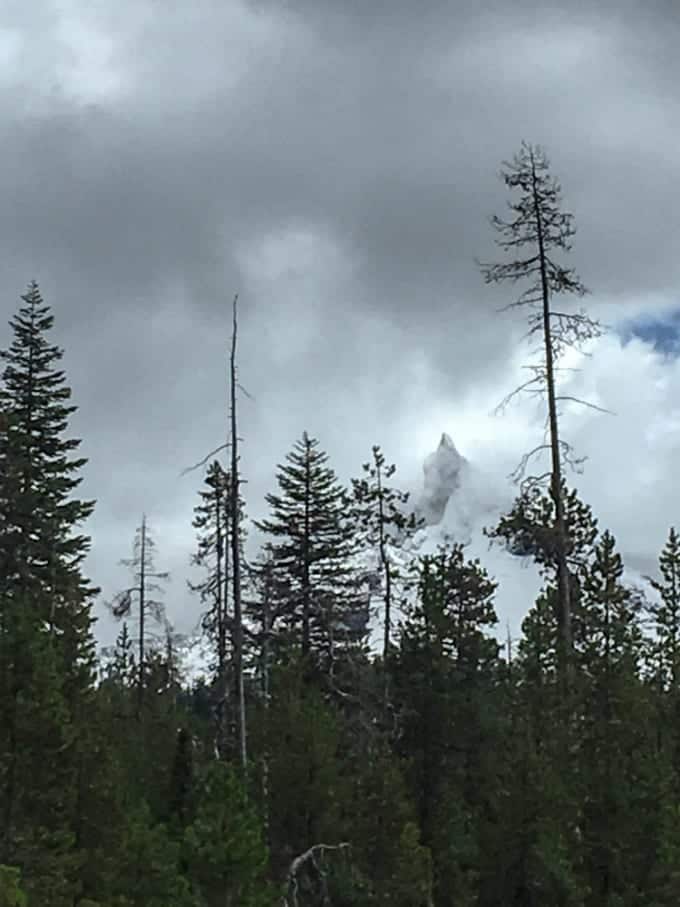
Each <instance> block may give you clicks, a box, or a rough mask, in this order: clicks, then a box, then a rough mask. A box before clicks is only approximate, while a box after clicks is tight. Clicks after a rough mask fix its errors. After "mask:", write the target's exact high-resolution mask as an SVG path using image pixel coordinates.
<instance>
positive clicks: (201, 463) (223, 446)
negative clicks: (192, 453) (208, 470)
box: [180, 441, 229, 476]
mask: <svg viewBox="0 0 680 907" xmlns="http://www.w3.org/2000/svg"><path fill="white" fill-rule="evenodd" d="M227 447H229V442H228V441H227V442H225V443H224V444H220V446H219V447H216V448H215V450H211V451H210V453H209V454H206V455H205V456H204V457H203V459H202V460H199V462H198V463H195V464H194V465H193V466H187V468H186V469H183V470H182V471H181V472H180V476H185V475H186V474H187V473H189V472H194V470H196V469H200V468H201V466H205V464H206V463H207V462H208V460H209V459H210V457H214V456H215V454H217V453H219V452H220V451H221V450H225V449H226V448H227Z"/></svg>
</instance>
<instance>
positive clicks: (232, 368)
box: [229, 294, 248, 771]
mask: <svg viewBox="0 0 680 907" xmlns="http://www.w3.org/2000/svg"><path fill="white" fill-rule="evenodd" d="M237 303H238V294H237V295H236V296H234V302H233V305H232V333H231V353H230V356H229V376H230V386H229V390H230V413H229V425H230V447H231V470H230V471H231V492H232V493H231V496H230V500H229V523H230V542H231V580H232V604H233V609H234V619H233V631H232V632H233V640H232V643H233V649H234V674H235V682H236V712H237V723H238V744H239V757H240V761H241V766H242V768H243V770H244V771H245V769H246V766H247V764H248V749H247V735H246V699H245V687H244V679H243V601H242V595H241V532H240V524H241V508H240V506H239V505H240V490H241V478H240V473H239V454H238V442H239V437H238V427H237V417H236V392H237V388H238V386H239V385H238V370H237V366H236V344H237V337H238V317H237Z"/></svg>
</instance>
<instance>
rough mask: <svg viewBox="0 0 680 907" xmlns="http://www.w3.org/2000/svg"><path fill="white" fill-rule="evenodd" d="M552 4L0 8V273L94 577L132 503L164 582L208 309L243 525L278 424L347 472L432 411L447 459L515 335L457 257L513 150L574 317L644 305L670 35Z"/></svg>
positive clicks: (192, 434)
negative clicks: (247, 396)
mask: <svg viewBox="0 0 680 907" xmlns="http://www.w3.org/2000/svg"><path fill="white" fill-rule="evenodd" d="M560 7H563V5H561V4H554V5H553V6H552V7H545V6H540V7H539V6H537V5H535V4H529V3H523V4H513V5H512V6H511V7H510V6H509V5H508V4H506V3H501V2H497V3H495V4H492V5H488V4H487V5H486V7H485V10H484V12H482V13H480V12H479V11H478V9H477V5H476V4H473V3H472V2H471V0H470V2H468V0H466V2H459V3H456V4H450V3H443V2H429V3H423V4H421V5H420V6H419V7H418V9H417V10H416V9H415V8H414V7H413V5H412V4H406V3H402V2H390V3H389V4H387V3H359V2H351V3H349V2H343V3H339V2H314V3H311V2H308V0H291V2H289V3H285V4H284V3H277V4H274V3H269V2H263V0H260V2H251V3H247V4H244V5H241V4H227V5H224V4H219V3H214V2H208V0H203V2H198V3H195V4H192V5H191V6H187V5H186V4H185V5H183V6H181V7H180V6H173V7H170V8H165V7H164V8H163V9H161V7H159V6H158V5H157V4H155V3H151V2H147V3H136V4H120V3H116V4H113V3H111V2H109V0H101V2H98V3H96V4H87V5H85V4H79V3H73V4H71V6H70V7H64V8H63V9H61V10H57V9H56V7H54V6H53V5H52V4H50V3H47V2H45V3H35V4H31V5H30V8H29V5H26V4H19V3H17V4H14V5H10V7H9V8H8V10H7V14H6V17H5V19H6V41H5V44H2V42H0V51H2V49H3V48H5V50H6V54H5V56H6V59H7V64H6V66H5V69H4V70H1V73H2V76H1V78H2V81H0V111H1V112H2V114H3V122H4V142H3V168H2V170H1V171H0V193H1V196H2V199H3V205H2V206H0V231H1V235H2V237H3V243H2V247H1V251H0V274H1V275H2V279H3V286H4V288H5V296H6V299H7V310H8V312H11V310H12V308H13V305H14V299H15V298H16V296H18V294H19V292H21V291H22V288H23V287H24V286H25V284H26V283H27V281H28V280H29V279H31V278H32V277H36V278H37V279H38V280H39V281H40V282H41V285H42V287H43V290H44V292H45V295H46V298H47V299H48V301H50V302H51V303H53V304H54V307H55V314H56V315H57V319H58V321H57V324H58V329H57V330H58V336H59V339H60V341H61V342H63V344H64V346H65V347H66V349H67V360H66V365H67V368H68V371H69V375H70V376H71V379H72V383H73V385H74V389H75V398H76V401H77V402H78V403H79V404H80V406H81V411H80V413H79V416H78V419H77V421H76V428H77V430H78V431H79V432H80V433H81V434H82V435H83V436H84V438H85V439H86V445H85V452H86V453H87V454H89V455H90V457H91V464H90V467H89V469H88V473H87V483H86V487H87V490H88V491H89V492H90V493H94V494H96V495H97V496H98V498H99V508H98V511H97V516H96V517H95V521H94V523H93V527H94V533H95V543H96V544H95V549H94V552H93V557H92V568H93V570H94V572H95V573H96V574H97V579H99V580H101V581H102V582H103V583H104V585H105V586H106V585H111V584H112V583H113V582H114V579H115V576H116V573H115V570H114V568H113V567H112V566H111V565H112V564H113V563H114V562H115V561H116V560H117V558H118V557H120V556H124V555H125V554H127V551H128V547H129V542H130V540H131V537H132V532H133V530H134V525H135V522H136V521H137V519H138V517H139V513H140V512H141V510H142V508H143V507H146V508H148V509H149V510H151V511H152V516H153V515H154V514H155V515H156V517H157V522H158V523H159V526H160V527H165V529H164V532H165V536H164V537H163V538H160V537H159V548H160V549H161V550H162V549H163V546H164V545H165V546H166V547H167V549H168V550H169V551H172V552H173V553H172V558H173V559H174V560H173V569H174V570H175V572H177V573H178V575H180V574H181V573H182V571H183V569H184V564H185V562H186V558H187V556H188V554H187V551H186V546H187V544H188V542H187V538H188V537H189V536H190V531H187V532H186V535H184V536H182V537H181V538H180V536H179V535H178V534H179V533H180V528H179V527H181V526H185V527H186V526H188V521H189V519H190V511H191V506H192V503H193V496H194V489H195V486H196V485H197V484H198V477H194V478H184V479H179V477H178V473H179V471H180V470H181V469H182V467H184V466H186V465H188V464H189V463H191V462H194V461H195V460H197V459H198V458H199V457H200V456H202V455H203V454H204V453H205V452H206V451H207V450H208V449H210V447H211V446H213V445H214V444H215V443H219V441H220V439H221V437H222V434H221V433H222V431H223V428H224V402H223V390H224V363H223V361H222V357H223V355H224V351H225V344H226V339H227V338H226V334H227V332H228V327H229V318H228V306H229V303H230V300H231V296H232V294H233V292H234V291H236V290H238V291H239V292H240V293H241V299H242V302H241V306H242V308H241V312H242V324H241V327H242V348H241V369H242V375H243V379H244V382H245V383H246V385H247V386H248V388H249V390H251V392H252V393H253V395H254V397H255V400H254V402H252V403H251V402H250V401H246V400H244V401H243V404H242V415H243V434H244V437H245V438H246V444H245V446H244V463H245V464H246V466H247V471H248V474H249V478H250V486H249V495H250V497H251V498H252V509H254V510H257V508H259V507H260V506H261V498H262V494H263V492H264V491H265V490H266V488H267V487H268V486H269V485H270V483H271V481H272V468H273V464H274V463H275V462H276V461H277V460H279V459H281V457H282V456H283V454H284V453H285V451H286V449H287V448H288V446H289V445H290V443H291V442H292V441H293V440H294V438H295V437H297V436H298V435H299V433H300V432H301V431H302V430H303V429H304V428H307V429H308V430H310V431H312V432H313V433H316V434H318V435H319V436H320V437H321V439H322V442H323V443H324V444H325V445H326V446H327V447H329V448H330V449H331V451H332V453H333V455H334V457H335V460H336V462H337V465H338V468H339V470H340V472H341V473H343V474H345V475H347V474H349V473H351V472H353V471H355V470H356V468H357V467H358V465H359V463H360V462H361V461H362V460H363V458H364V454H365V451H366V450H367V449H368V447H369V446H370V444H371V443H374V442H376V441H381V442H382V443H383V445H384V446H385V448H386V449H387V450H388V455H390V456H392V457H393V458H394V459H397V460H399V461H400V462H403V463H404V464H405V469H410V470H411V471H414V470H416V468H417V467H416V457H415V454H414V445H413V437H414V434H417V433H418V431H420V422H421V420H422V419H423V418H424V413H426V412H428V407H429V405H430V403H433V402H437V401H443V403H442V407H443V409H442V407H440V410H441V411H443V412H446V413H448V412H449V411H450V414H451V415H450V419H451V421H450V423H448V424H447V425H437V426H434V427H433V432H434V434H435V435H437V434H438V433H439V432H440V431H441V430H444V429H446V430H448V431H450V432H451V433H452V434H453V436H454V440H455V439H456V425H455V419H456V413H457V412H458V411H459V410H460V407H461V406H462V405H463V403H464V401H465V400H466V399H467V397H468V396H469V394H470V393H471V390H472V389H475V388H477V389H479V388H484V387H487V386H488V387H489V388H491V387H495V386H496V385H497V384H498V383H499V381H500V380H501V376H503V375H505V374H506V373H507V369H508V367H509V363H510V359H511V356H512V353H513V349H514V348H515V344H516V340H517V337H518V334H519V333H520V330H521V325H518V324H515V323H514V322H513V321H512V319H508V318H507V317H496V315H495V310H496V308H498V306H499V305H500V304H502V302H504V301H506V299H507V297H504V296H503V294H502V293H499V292H497V291H494V290H490V289H489V288H485V287H484V285H483V283H482V280H481V278H480V276H479V273H478V271H477V268H476V265H475V263H474V259H475V256H479V257H481V258H488V257H490V256H493V255H495V251H494V246H493V235H492V232H491V230H490V227H489V225H488V222H487V217H488V215H490V214H491V213H493V212H494V211H498V210H500V209H502V206H503V205H504V203H505V197H504V192H503V188H502V186H501V184H500V182H499V181H498V180H497V179H496V173H497V170H498V167H499V165H500V161H501V159H502V158H505V157H508V156H510V155H511V154H512V153H513V152H514V151H515V150H516V148H517V147H518V145H519V142H520V140H521V139H522V138H527V139H530V140H533V141H539V142H542V143H544V144H545V145H546V146H547V149H548V151H549V153H550V154H551V157H552V159H553V163H554V166H555V171H556V173H557V174H558V175H559V176H560V177H561V178H562V181H563V184H564V191H565V198H566V202H567V204H568V206H569V207H570V208H571V210H573V212H574V213H575V215H576V219H577V224H578V226H579V232H578V234H577V237H576V241H575V245H574V254H573V263H574V265H575V266H576V267H577V268H578V270H579V272H580V273H581V276H582V278H583V280H584V282H585V283H586V284H587V285H588V286H590V287H591V289H592V290H593V297H592V302H593V305H594V306H595V307H597V308H598V310H602V311H603V312H605V313H608V317H613V318H615V317H616V313H617V311H623V310H626V311H628V309H629V308H630V307H631V306H635V305H638V304H639V300H641V299H642V300H644V299H646V298H648V297H650V298H651V297H652V296H654V297H655V298H661V299H662V300H663V299H666V298H670V294H671V293H672V292H674V291H675V288H676V287H677V284H678V278H679V277H680V273H679V272H680V263H679V261H678V257H677V254H676V250H675V237H676V236H677V233H678V230H677V226H678V224H677V218H678V215H677V211H676V206H675V204H674V201H673V198H672V193H671V192H670V191H669V187H670V186H673V185H674V184H675V182H676V172H675V171H676V163H675V160H674V149H675V147H676V145H677V142H676V141H674V139H675V138H676V137H675V136H674V132H673V131H674V128H675V127H674V124H675V123H677V122H679V121H680V119H679V118H678V101H677V94H676V93H675V90H674V87H675V84H677V76H678V69H679V68H680V65H679V64H678V62H677V56H676V54H675V52H674V51H675V48H677V37H678V21H677V16H674V15H673V8H672V6H670V5H665V4H662V3H657V4H650V5H646V6H645V8H644V17H643V16H642V14H640V13H639V12H638V8H637V6H636V5H634V4H630V5H628V6H622V5H620V4H619V5H616V6H614V5H612V6H611V7H608V6H607V5H598V6H597V8H595V7H594V5H592V4H582V5H580V6H574V7H571V8H570V11H569V12H566V11H565V10H564V9H563V8H560ZM29 49H30V53H29V52H28V51H29ZM3 336H4V335H2V334H1V333H0V341H2V337H3ZM463 452H465V451H463ZM159 536H160V533H159ZM179 585H181V583H180V584H179ZM173 594H174V595H176V597H177V600H178V601H179V600H180V599H181V600H182V601H184V598H183V597H182V595H181V594H180V593H179V592H175V593H173ZM177 607H179V605H177Z"/></svg>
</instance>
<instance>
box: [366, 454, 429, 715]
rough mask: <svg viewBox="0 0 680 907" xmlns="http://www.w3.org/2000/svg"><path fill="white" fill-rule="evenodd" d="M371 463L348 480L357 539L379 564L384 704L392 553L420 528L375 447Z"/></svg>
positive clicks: (396, 574) (395, 577)
mask: <svg viewBox="0 0 680 907" xmlns="http://www.w3.org/2000/svg"><path fill="white" fill-rule="evenodd" d="M372 453H373V460H372V462H369V463H364V464H363V470H364V476H363V478H361V479H352V487H353V492H354V518H355V520H356V521H357V523H358V526H359V536H360V538H361V540H362V542H363V543H364V544H366V545H367V546H370V547H371V548H373V549H375V550H377V553H378V557H379V561H380V573H381V580H382V590H381V591H382V598H383V605H384V611H383V653H382V654H383V667H384V670H385V701H386V702H387V700H388V687H389V680H388V678H389V668H388V661H389V658H390V652H391V649H392V624H393V620H394V618H393V606H394V598H395V585H396V583H397V582H398V581H399V578H400V571H399V566H398V563H397V559H396V558H395V549H398V548H399V547H401V546H402V545H403V544H404V542H405V541H406V540H407V539H408V538H409V537H410V536H412V535H413V534H414V533H415V531H416V530H417V529H418V528H420V525H422V523H419V522H418V520H417V519H416V517H415V514H408V513H406V511H405V506H406V504H407V503H408V499H409V495H408V493H407V492H402V491H399V490H398V489H396V488H392V487H390V485H389V484H388V482H389V480H390V479H391V478H392V476H393V475H394V473H395V472H396V468H397V467H396V466H395V465H394V464H393V463H392V464H389V465H388V464H387V463H386V460H385V455H384V454H383V452H382V451H381V449H380V447H379V446H378V445H374V446H373V448H372Z"/></svg>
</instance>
